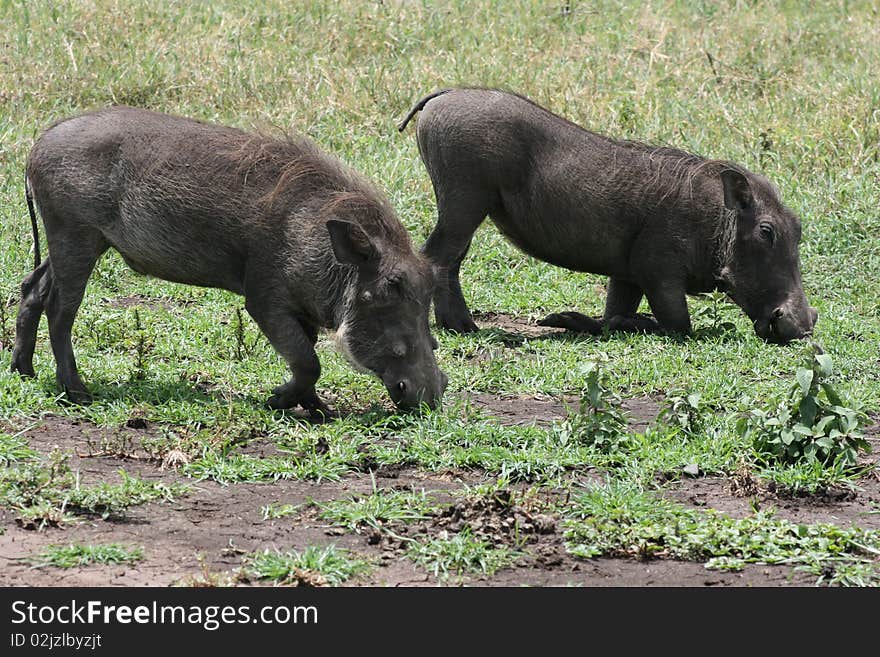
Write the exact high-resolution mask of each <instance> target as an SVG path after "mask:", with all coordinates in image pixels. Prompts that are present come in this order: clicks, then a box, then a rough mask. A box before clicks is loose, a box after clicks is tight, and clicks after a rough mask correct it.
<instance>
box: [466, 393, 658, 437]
mask: <svg viewBox="0 0 880 657" xmlns="http://www.w3.org/2000/svg"><path fill="white" fill-rule="evenodd" d="M465 398H466V399H467V400H468V401H469V402H470V403H471V404H472V405H473V406H475V407H476V408H478V409H480V410H482V411H484V412H485V413H486V414H487V415H491V416H492V417H494V418H495V419H497V420H498V422H499V423H500V424H503V425H506V426H525V425H530V424H532V425H537V426H550V425H551V424H553V422H559V421H562V420H565V418H567V417H568V416H569V415H570V414H571V413H575V412H577V410H578V404H579V401H580V400H579V398H578V397H576V396H575V395H564V396H562V397H558V396H552V395H540V394H538V395H535V394H531V395H493V394H491V393H483V392H481V393H469V394H468V393H466V395H465ZM621 407H622V408H623V410H624V411H625V412H626V415H627V426H628V428H629V430H630V431H633V432H639V433H641V432H644V431H645V429H646V428H647V427H648V425H650V424H651V423H653V422H654V421H655V420H656V419H657V414H658V413H659V411H660V403H659V402H658V401H657V400H655V399H653V398H651V397H634V398H632V399H626V400H623V401H622V402H621Z"/></svg>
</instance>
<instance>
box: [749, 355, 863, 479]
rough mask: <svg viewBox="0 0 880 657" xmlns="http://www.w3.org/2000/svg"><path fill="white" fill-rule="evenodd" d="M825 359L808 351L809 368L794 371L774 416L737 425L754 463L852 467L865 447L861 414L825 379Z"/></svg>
mask: <svg viewBox="0 0 880 657" xmlns="http://www.w3.org/2000/svg"><path fill="white" fill-rule="evenodd" d="M832 371H833V367H832V361H831V357H830V356H829V355H828V354H824V353H821V350H820V349H819V348H818V347H816V346H813V347H812V349H811V355H810V363H809V367H801V368H798V370H797V372H796V374H795V381H794V383H793V384H792V386H791V390H790V391H789V394H788V395H787V397H786V398H785V399H783V400H782V401H781V402H780V403H779V404H778V405H777V407H776V408H775V409H774V410H771V411H766V410H764V409H753V410H752V411H750V412H749V414H748V415H747V416H745V417H743V418H741V419H740V420H739V421H738V423H737V429H738V431H739V433H740V435H742V436H744V437H746V438H748V439H750V440H751V441H752V444H753V446H754V448H755V451H756V452H757V454H758V455H759V457H760V458H762V459H764V460H766V461H770V462H778V463H796V462H798V461H800V460H801V459H816V460H818V461H819V462H821V463H823V464H826V465H831V464H833V463H838V462H839V463H842V464H843V465H845V466H849V467H852V466H855V465H856V462H857V459H858V454H859V452H860V451H864V452H870V451H871V446H870V445H869V443H868V441H867V440H865V437H864V435H863V434H862V432H861V431H860V428H861V426H862V425H863V424H864V422H865V421H866V416H865V414H864V413H862V412H860V411H857V410H854V409H852V408H848V407H846V406H844V404H843V401H842V400H841V398H840V395H838V394H837V392H836V391H835V390H834V388H833V387H832V386H831V384H830V383H829V382H828V379H829V378H830V377H831V374H832Z"/></svg>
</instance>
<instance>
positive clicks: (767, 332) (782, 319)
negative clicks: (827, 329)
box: [755, 302, 819, 344]
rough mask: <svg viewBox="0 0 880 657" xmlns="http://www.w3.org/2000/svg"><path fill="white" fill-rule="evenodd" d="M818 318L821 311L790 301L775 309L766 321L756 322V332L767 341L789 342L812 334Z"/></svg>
mask: <svg viewBox="0 0 880 657" xmlns="http://www.w3.org/2000/svg"><path fill="white" fill-rule="evenodd" d="M818 319H819V311H818V310H816V309H815V308H813V307H812V306H808V305H806V304H799V303H791V302H788V303H784V304H782V305H781V306H778V307H777V308H775V309H773V311H772V312H771V313H770V317H769V319H768V320H767V321H766V322H763V323H762V322H756V323H755V332H756V333H757V334H758V335H759V336H760V337H762V338H763V339H764V340H766V341H767V342H773V343H776V344H787V343H789V342H791V341H792V340H800V339H801V338H806V337H808V336H810V335H812V333H813V327H814V326H815V325H816V322H817V321H818ZM761 324H763V327H764V328H763V330H762V329H761Z"/></svg>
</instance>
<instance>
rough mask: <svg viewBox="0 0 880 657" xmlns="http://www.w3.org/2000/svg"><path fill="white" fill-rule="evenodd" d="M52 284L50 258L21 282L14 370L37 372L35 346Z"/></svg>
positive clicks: (28, 374) (23, 373)
mask: <svg viewBox="0 0 880 657" xmlns="http://www.w3.org/2000/svg"><path fill="white" fill-rule="evenodd" d="M51 286H52V265H51V264H49V259H48V258H47V259H46V260H44V261H43V262H42V263H41V264H40V266H39V267H37V268H36V269H34V270H33V271H32V272H31V273H30V274H28V275H27V276H25V277H24V280H23V281H22V282H21V301H20V302H19V304H18V317H17V319H16V320H15V347H14V348H13V350H12V368H11V369H12V371H13V372H18V373H19V374H21V375H22V376H27V377H31V376H34V375H35V372H34V348H35V347H36V344H37V328H38V327H39V325H40V315H42V313H43V308H44V307H45V304H46V297H47V296H48V294H49V290H50V288H51Z"/></svg>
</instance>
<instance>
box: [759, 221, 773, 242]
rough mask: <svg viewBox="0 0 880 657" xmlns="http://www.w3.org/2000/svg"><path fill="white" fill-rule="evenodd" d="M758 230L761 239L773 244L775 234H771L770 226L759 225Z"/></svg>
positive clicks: (771, 226) (771, 227)
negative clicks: (759, 230)
mask: <svg viewBox="0 0 880 657" xmlns="http://www.w3.org/2000/svg"><path fill="white" fill-rule="evenodd" d="M760 229H761V237H763V238H764V239H765V240H767V241H768V242H770V244H773V242H774V241H776V233H774V232H773V225H772V224H767V223H763V224H761V226H760Z"/></svg>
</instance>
